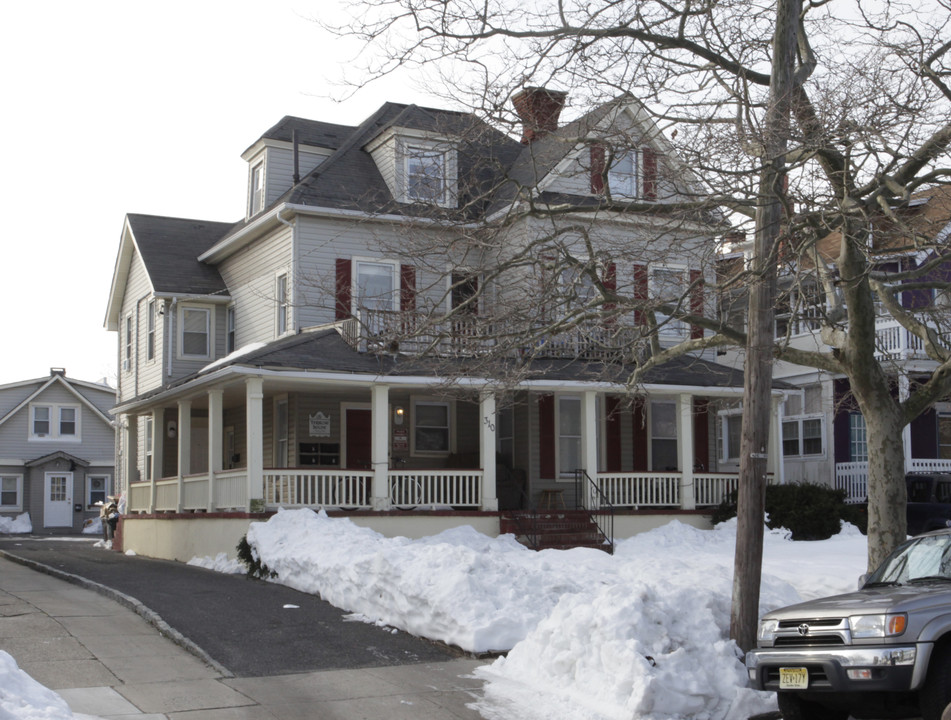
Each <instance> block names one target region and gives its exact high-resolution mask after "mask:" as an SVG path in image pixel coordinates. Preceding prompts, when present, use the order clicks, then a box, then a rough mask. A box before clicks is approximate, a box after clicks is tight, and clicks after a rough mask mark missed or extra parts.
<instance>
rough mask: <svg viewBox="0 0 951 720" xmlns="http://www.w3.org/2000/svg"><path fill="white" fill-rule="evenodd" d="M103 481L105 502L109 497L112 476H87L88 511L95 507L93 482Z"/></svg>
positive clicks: (102, 474)
mask: <svg viewBox="0 0 951 720" xmlns="http://www.w3.org/2000/svg"><path fill="white" fill-rule="evenodd" d="M99 479H101V480H102V481H103V485H102V487H103V498H102V501H103V502H105V501H106V498H107V497H108V496H109V490H110V483H111V482H112V476H111V475H108V474H106V473H91V474H89V475H87V476H86V509H87V510H91V509H92V508H93V507H95V505H93V500H92V481H93V480H99Z"/></svg>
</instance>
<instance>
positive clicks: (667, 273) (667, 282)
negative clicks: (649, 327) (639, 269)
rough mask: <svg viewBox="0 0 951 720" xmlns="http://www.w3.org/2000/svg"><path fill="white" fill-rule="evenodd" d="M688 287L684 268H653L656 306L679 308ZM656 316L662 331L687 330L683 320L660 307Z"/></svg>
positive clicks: (674, 333)
mask: <svg viewBox="0 0 951 720" xmlns="http://www.w3.org/2000/svg"><path fill="white" fill-rule="evenodd" d="M686 288H687V284H686V282H685V278H684V271H683V270H682V269H680V268H668V267H655V268H653V269H652V270H651V299H652V301H653V303H654V304H655V306H661V305H665V306H667V309H669V310H671V311H673V310H676V309H678V308H679V307H680V306H681V305H682V304H683V303H684V302H685V300H684V293H685V292H686ZM655 317H656V318H657V325H658V329H659V332H661V333H665V334H668V335H683V334H684V332H685V331H686V325H685V324H684V323H683V322H681V321H680V320H675V319H674V318H673V317H672V315H670V314H667V313H665V312H664V311H663V309H661V308H660V307H658V309H657V310H656V311H655Z"/></svg>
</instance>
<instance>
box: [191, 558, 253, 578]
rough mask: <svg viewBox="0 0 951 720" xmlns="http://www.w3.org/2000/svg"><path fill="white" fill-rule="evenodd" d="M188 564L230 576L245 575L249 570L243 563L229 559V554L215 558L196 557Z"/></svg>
mask: <svg viewBox="0 0 951 720" xmlns="http://www.w3.org/2000/svg"><path fill="white" fill-rule="evenodd" d="M188 564H189V565H196V566H197V567H203V568H206V569H207V570H214V571H215V572H220V573H227V574H230V575H235V574H237V575H243V574H244V573H246V572H247V568H246V567H245V566H244V565H243V564H242V563H241V561H240V560H235V559H231V558H229V557H228V553H218V554H217V555H215V557H209V556H205V557H201V558H198V557H194V558H192V559H191V560H189V561H188Z"/></svg>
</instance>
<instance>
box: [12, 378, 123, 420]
mask: <svg viewBox="0 0 951 720" xmlns="http://www.w3.org/2000/svg"><path fill="white" fill-rule="evenodd" d="M39 382H42V379H41V380H40V381H39ZM57 383H59V384H61V385H62V386H63V387H64V388H66V390H67V391H68V392H69V393H70V394H71V395H73V396H74V397H75V398H76V399H77V400H78V401H79V402H80V403H81V404H82V405H85V406H86V407H88V408H89V409H90V410H91V411H92V412H93V414H94V415H96V416H97V417H98V418H99V419H100V420H102V421H103V422H104V423H106V424H107V425H112V418H110V417H109V416H108V415H106V414H105V413H104V412H102V411H101V410H100V409H99V408H98V407H96V405H95V404H94V403H93V402H92V401H91V400H89V399H88V398H87V397H86V396H85V395H83V394H82V393H81V392H79V391H78V390H77V389H76V388H75V387H74V386H73V383H72V381H71V380H69V379H68V378H66V376H65V375H61V374H59V373H54V374H53V375H51V376H50V377H49V378H48V379H46V381H45V382H42V384H41V385H40V386H39V387H38V388H37V389H36V390H34V391H33V392H32V393H30V394H29V395H27V397H26V398H24V399H23V400H22V401H20V403H19V404H18V405H16V407H14V408H13V409H11V410H10V411H9V412H7V414H6V415H4V416H3V417H0V425H3V424H4V423H5V422H6V421H7V420H9V419H10V418H12V417H13V416H14V415H16V414H17V413H18V412H20V410H22V409H23V408H25V407H27V406H29V404H30V403H31V402H33V400H35V399H36V398H37V397H39V396H40V395H42V394H43V393H44V392H45V391H46V389H47V388H48V387H50V386H51V385H54V384H57ZM83 385H84V386H90V385H92V383H83ZM95 389H97V390H102V391H105V392H110V393H112V394H114V393H115V391H114V390H113V389H112V388H110V387H106V386H104V385H103V386H101V387H100V386H95Z"/></svg>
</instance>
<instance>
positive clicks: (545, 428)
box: [538, 395, 555, 480]
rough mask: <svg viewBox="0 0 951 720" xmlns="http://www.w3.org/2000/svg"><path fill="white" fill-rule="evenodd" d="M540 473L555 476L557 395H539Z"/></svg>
mask: <svg viewBox="0 0 951 720" xmlns="http://www.w3.org/2000/svg"><path fill="white" fill-rule="evenodd" d="M538 474H539V476H540V477H542V478H543V479H546V480H553V479H554V478H555V396H554V395H540V396H539V397H538Z"/></svg>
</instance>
